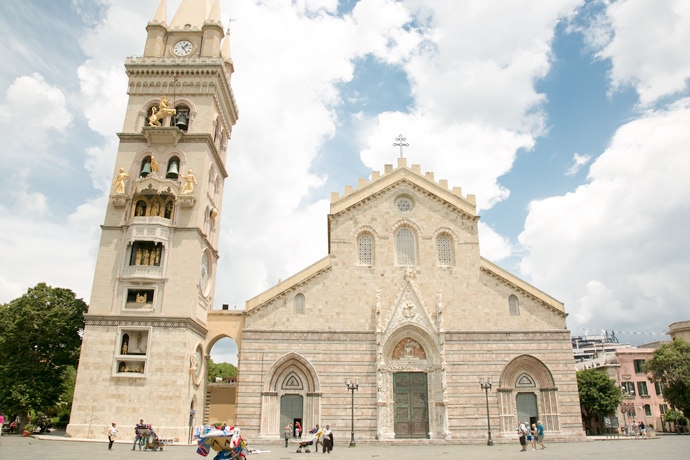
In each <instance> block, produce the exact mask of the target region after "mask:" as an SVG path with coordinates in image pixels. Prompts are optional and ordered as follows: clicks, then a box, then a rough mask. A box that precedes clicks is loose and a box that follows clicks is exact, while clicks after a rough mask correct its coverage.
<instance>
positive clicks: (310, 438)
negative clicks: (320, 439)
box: [290, 428, 316, 454]
mask: <svg viewBox="0 0 690 460" xmlns="http://www.w3.org/2000/svg"><path fill="white" fill-rule="evenodd" d="M314 441H316V428H312V429H311V430H309V434H308V435H307V437H306V438H304V439H291V440H290V442H291V443H293V444H297V453H298V454H301V453H302V449H304V452H306V453H307V454H308V453H309V452H310V450H309V446H313V445H314Z"/></svg>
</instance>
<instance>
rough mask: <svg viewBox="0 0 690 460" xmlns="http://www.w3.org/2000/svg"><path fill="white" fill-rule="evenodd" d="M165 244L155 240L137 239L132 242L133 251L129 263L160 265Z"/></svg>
mask: <svg viewBox="0 0 690 460" xmlns="http://www.w3.org/2000/svg"><path fill="white" fill-rule="evenodd" d="M162 253H163V245H162V244H161V243H154V242H153V241H135V242H134V243H133V244H132V253H131V254H130V257H129V265H153V266H156V267H159V266H160V264H161V256H162Z"/></svg>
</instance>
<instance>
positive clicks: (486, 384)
mask: <svg viewBox="0 0 690 460" xmlns="http://www.w3.org/2000/svg"><path fill="white" fill-rule="evenodd" d="M479 386H480V387H482V390H484V393H485V394H486V426H487V427H488V428H489V440H488V441H487V442H486V445H487V446H493V445H494V441H493V440H492V439H491V419H490V418H489V390H490V389H491V379H489V380H488V381H486V382H484V379H479Z"/></svg>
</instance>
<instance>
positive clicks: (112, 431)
mask: <svg viewBox="0 0 690 460" xmlns="http://www.w3.org/2000/svg"><path fill="white" fill-rule="evenodd" d="M116 437H117V425H116V424H115V422H113V423H111V424H110V428H108V450H113V443H114V442H115V438H116Z"/></svg>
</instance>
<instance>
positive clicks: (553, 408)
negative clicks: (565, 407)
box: [539, 388, 561, 432]
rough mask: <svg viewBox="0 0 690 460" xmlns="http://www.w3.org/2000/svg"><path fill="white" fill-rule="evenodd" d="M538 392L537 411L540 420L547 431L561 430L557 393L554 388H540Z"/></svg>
mask: <svg viewBox="0 0 690 460" xmlns="http://www.w3.org/2000/svg"><path fill="white" fill-rule="evenodd" d="M539 391H540V394H539V406H540V409H539V412H541V415H540V417H541V422H542V424H543V425H544V429H545V430H546V431H548V432H559V431H561V422H560V417H559V415H558V397H557V396H558V395H557V391H558V390H557V389H556V388H541V389H540V390H539Z"/></svg>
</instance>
